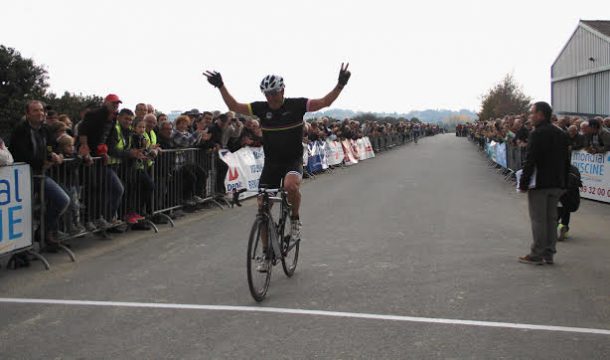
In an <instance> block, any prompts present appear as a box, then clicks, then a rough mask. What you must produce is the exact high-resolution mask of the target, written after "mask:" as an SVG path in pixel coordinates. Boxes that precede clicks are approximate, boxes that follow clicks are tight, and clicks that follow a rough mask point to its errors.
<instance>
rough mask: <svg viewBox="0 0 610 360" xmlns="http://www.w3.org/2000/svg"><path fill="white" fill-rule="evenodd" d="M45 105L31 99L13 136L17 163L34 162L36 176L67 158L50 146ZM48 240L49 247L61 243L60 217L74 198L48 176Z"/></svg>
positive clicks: (12, 143)
mask: <svg viewBox="0 0 610 360" xmlns="http://www.w3.org/2000/svg"><path fill="white" fill-rule="evenodd" d="M44 117H45V113H44V107H43V105H42V103H41V102H40V101H36V100H32V101H29V102H28V103H27V105H26V109H25V120H23V121H21V122H20V123H18V124H17V125H16V126H15V128H14V129H13V133H12V135H11V144H10V151H11V153H12V154H13V158H14V160H15V162H25V163H28V164H30V166H31V168H32V173H33V174H34V175H42V174H43V173H44V170H45V169H46V168H49V167H51V166H53V165H59V164H61V163H62V162H63V157H62V156H61V155H58V154H56V153H54V152H52V151H51V150H50V149H49V146H48V143H47V142H48V138H49V134H48V132H47V128H46V125H44V124H43V123H44ZM43 182H44V200H45V206H46V207H45V210H46V212H45V242H46V245H47V246H55V245H57V244H58V239H57V229H58V228H59V223H58V219H59V217H61V216H62V215H63V213H64V212H65V211H66V210H67V209H68V205H70V197H69V196H68V194H66V192H65V191H64V190H63V189H62V188H61V187H60V186H59V185H58V184H57V183H56V182H55V181H53V179H51V178H50V177H48V176H45V177H44V180H43ZM34 189H36V190H38V189H40V179H39V178H38V177H36V178H35V185H34Z"/></svg>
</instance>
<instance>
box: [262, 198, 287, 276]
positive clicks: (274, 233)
mask: <svg viewBox="0 0 610 360" xmlns="http://www.w3.org/2000/svg"><path fill="white" fill-rule="evenodd" d="M271 193H276V194H277V193H279V195H280V196H271ZM259 197H262V204H261V206H260V207H259V209H258V214H257V216H258V217H261V218H263V219H264V220H266V222H267V224H268V226H267V229H268V232H267V241H268V242H270V243H271V247H270V248H271V249H273V253H274V255H275V257H274V265H275V263H276V261H277V260H278V259H282V258H283V257H284V253H283V252H282V250H281V246H280V239H278V234H283V233H284V229H285V226H286V220H287V219H288V216H289V214H290V204H288V199H287V195H286V192H285V191H284V190H283V189H259ZM276 202H279V203H280V218H279V219H278V222H277V223H276V222H275V220H274V219H273V215H272V214H271V207H272V205H273V203H276ZM282 240H283V239H282ZM293 246H294V245H292V246H291V247H290V248H289V249H288V250H287V251H289V250H290V249H291V248H292V247H293Z"/></svg>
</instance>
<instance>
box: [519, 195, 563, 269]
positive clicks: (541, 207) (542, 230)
mask: <svg viewBox="0 0 610 360" xmlns="http://www.w3.org/2000/svg"><path fill="white" fill-rule="evenodd" d="M561 194H563V190H561V189H559V188H551V189H532V190H529V191H528V192H527V200H528V207H529V215H530V220H531V223H532V235H533V238H534V241H533V243H532V247H531V253H530V256H531V257H533V258H543V257H552V256H553V254H555V253H556V252H557V251H556V249H555V245H556V243H557V203H558V202H559V197H560V196H561Z"/></svg>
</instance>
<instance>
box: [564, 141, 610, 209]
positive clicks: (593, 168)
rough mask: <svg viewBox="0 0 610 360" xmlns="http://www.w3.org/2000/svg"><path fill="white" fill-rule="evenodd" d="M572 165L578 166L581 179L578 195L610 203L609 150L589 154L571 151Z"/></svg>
mask: <svg viewBox="0 0 610 360" xmlns="http://www.w3.org/2000/svg"><path fill="white" fill-rule="evenodd" d="M572 165H574V166H576V167H577V168H578V171H580V176H581V179H582V184H583V186H582V188H580V196H581V197H583V198H587V199H593V200H598V201H603V202H607V203H610V168H609V167H610V152H607V153H603V154H589V153H588V152H586V151H582V150H581V151H573V152H572Z"/></svg>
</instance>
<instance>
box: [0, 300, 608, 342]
mask: <svg viewBox="0 0 610 360" xmlns="http://www.w3.org/2000/svg"><path fill="white" fill-rule="evenodd" d="M0 303H8V304H38V305H77V306H106V307H110V306H114V307H133V308H151V309H175V310H207V311H238V312H259V313H274V314H290V315H313V316H327V317H343V318H352V319H370V320H389V321H406V322H417V323H428V324H447V325H465V326H482V327H494V328H506V329H519V330H540V331H559V332H568V333H581V334H596V335H608V336H610V330H608V329H592V328H580V327H570V326H553V325H535V324H520V323H508V322H496V321H477V320H459V319H442V318H428V317H415V316H400V315H381V314H366V313H355V312H341V311H325V310H306V309H288V308H275V307H262V306H261V307H258V306H231V305H197V304H164V303H142V302H121V301H87V300H59V299H21V298H0Z"/></svg>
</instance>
